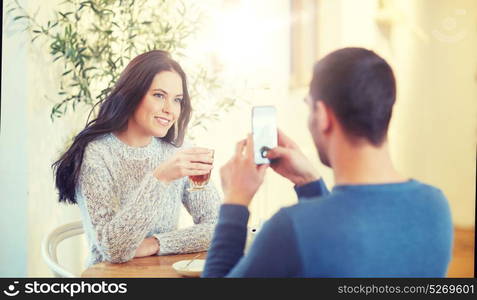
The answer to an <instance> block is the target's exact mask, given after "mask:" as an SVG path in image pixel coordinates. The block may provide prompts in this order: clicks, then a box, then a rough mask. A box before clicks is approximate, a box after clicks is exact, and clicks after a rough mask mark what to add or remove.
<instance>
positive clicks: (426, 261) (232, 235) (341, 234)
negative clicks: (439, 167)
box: [202, 179, 452, 277]
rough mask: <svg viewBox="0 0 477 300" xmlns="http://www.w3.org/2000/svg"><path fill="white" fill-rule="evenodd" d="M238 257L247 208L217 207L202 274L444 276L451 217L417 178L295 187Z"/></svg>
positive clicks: (444, 202) (443, 200) (434, 193)
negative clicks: (289, 202)
mask: <svg viewBox="0 0 477 300" xmlns="http://www.w3.org/2000/svg"><path fill="white" fill-rule="evenodd" d="M295 190H296V192H297V194H298V198H299V202H298V204H296V205H293V206H290V207H286V208H282V209H280V210H279V211H278V212H277V213H276V214H275V215H274V216H273V217H272V218H271V219H270V220H268V221H267V222H266V223H265V224H264V225H263V227H262V229H261V230H260V232H259V233H258V235H257V236H256V238H255V240H254V242H253V244H252V246H251V248H250V250H249V252H248V253H247V255H243V250H244V245H245V240H246V235H247V223H248V218H249V211H248V209H247V207H245V206H241V205H231V204H224V205H222V206H221V208H220V216H219V222H218V224H217V227H216V229H215V233H214V237H213V240H212V244H211V246H210V249H209V252H208V255H207V262H206V265H205V269H204V272H203V273H202V276H203V277H224V276H227V277H443V276H445V275H446V271H447V266H448V264H449V261H450V258H451V250H452V222H451V216H450V210H449V206H448V203H447V199H446V198H445V196H444V195H443V193H442V192H441V191H440V190H439V189H436V188H434V187H432V186H430V185H426V184H423V183H421V182H419V181H417V180H413V179H411V180H409V181H407V182H402V183H390V184H371V185H338V186H335V187H334V188H333V190H332V192H331V193H330V192H329V191H328V190H327V188H326V186H325V184H324V182H323V181H322V180H319V181H315V182H312V183H309V184H307V185H305V186H302V187H295Z"/></svg>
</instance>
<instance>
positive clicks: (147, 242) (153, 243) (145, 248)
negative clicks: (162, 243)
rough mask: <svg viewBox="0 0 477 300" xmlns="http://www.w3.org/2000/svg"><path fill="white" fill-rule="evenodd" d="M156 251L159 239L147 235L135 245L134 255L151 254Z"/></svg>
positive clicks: (157, 250)
mask: <svg viewBox="0 0 477 300" xmlns="http://www.w3.org/2000/svg"><path fill="white" fill-rule="evenodd" d="M157 252H159V241H158V240H157V239H156V238H155V237H148V238H145V239H144V240H143V241H142V242H141V244H140V245H139V247H137V249H136V254H135V255H134V257H144V256H151V255H155V254H157Z"/></svg>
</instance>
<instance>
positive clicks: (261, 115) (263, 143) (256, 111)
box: [252, 106, 278, 165]
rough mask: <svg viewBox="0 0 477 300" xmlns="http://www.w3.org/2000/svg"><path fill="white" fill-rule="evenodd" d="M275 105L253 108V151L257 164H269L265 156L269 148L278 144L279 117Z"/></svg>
mask: <svg viewBox="0 0 477 300" xmlns="http://www.w3.org/2000/svg"><path fill="white" fill-rule="evenodd" d="M276 114H277V113H276V109H275V107H274V106H254V107H253V108H252V136H253V153H254V160H255V163H256V164H257V165H261V164H268V163H270V160H269V159H268V158H266V157H264V156H265V154H266V151H267V150H268V149H272V148H275V147H276V146H277V139H278V133H277V120H276V119H277V118H276Z"/></svg>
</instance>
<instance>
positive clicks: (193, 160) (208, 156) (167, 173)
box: [154, 147, 214, 182]
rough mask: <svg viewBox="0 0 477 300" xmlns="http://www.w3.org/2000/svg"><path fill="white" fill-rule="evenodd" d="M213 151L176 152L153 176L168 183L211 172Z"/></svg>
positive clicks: (188, 150) (190, 149) (189, 150)
mask: <svg viewBox="0 0 477 300" xmlns="http://www.w3.org/2000/svg"><path fill="white" fill-rule="evenodd" d="M213 162H214V157H213V151H212V150H209V149H205V148H198V147H194V148H188V149H184V150H181V151H178V152H176V153H175V154H174V155H173V156H172V157H171V158H170V159H168V160H166V161H165V162H163V163H162V164H161V165H160V166H159V167H157V168H156V169H155V170H154V176H155V177H156V178H157V179H158V180H160V181H163V182H170V181H173V180H176V179H179V178H182V177H185V176H193V175H204V174H207V173H209V172H210V170H212V164H213Z"/></svg>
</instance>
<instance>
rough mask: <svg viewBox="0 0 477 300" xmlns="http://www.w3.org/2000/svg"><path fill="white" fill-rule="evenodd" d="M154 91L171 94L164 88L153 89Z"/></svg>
mask: <svg viewBox="0 0 477 300" xmlns="http://www.w3.org/2000/svg"><path fill="white" fill-rule="evenodd" d="M152 91H159V92H163V93H164V94H166V95H169V94H168V93H167V92H166V91H164V90H163V89H153V90H152Z"/></svg>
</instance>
